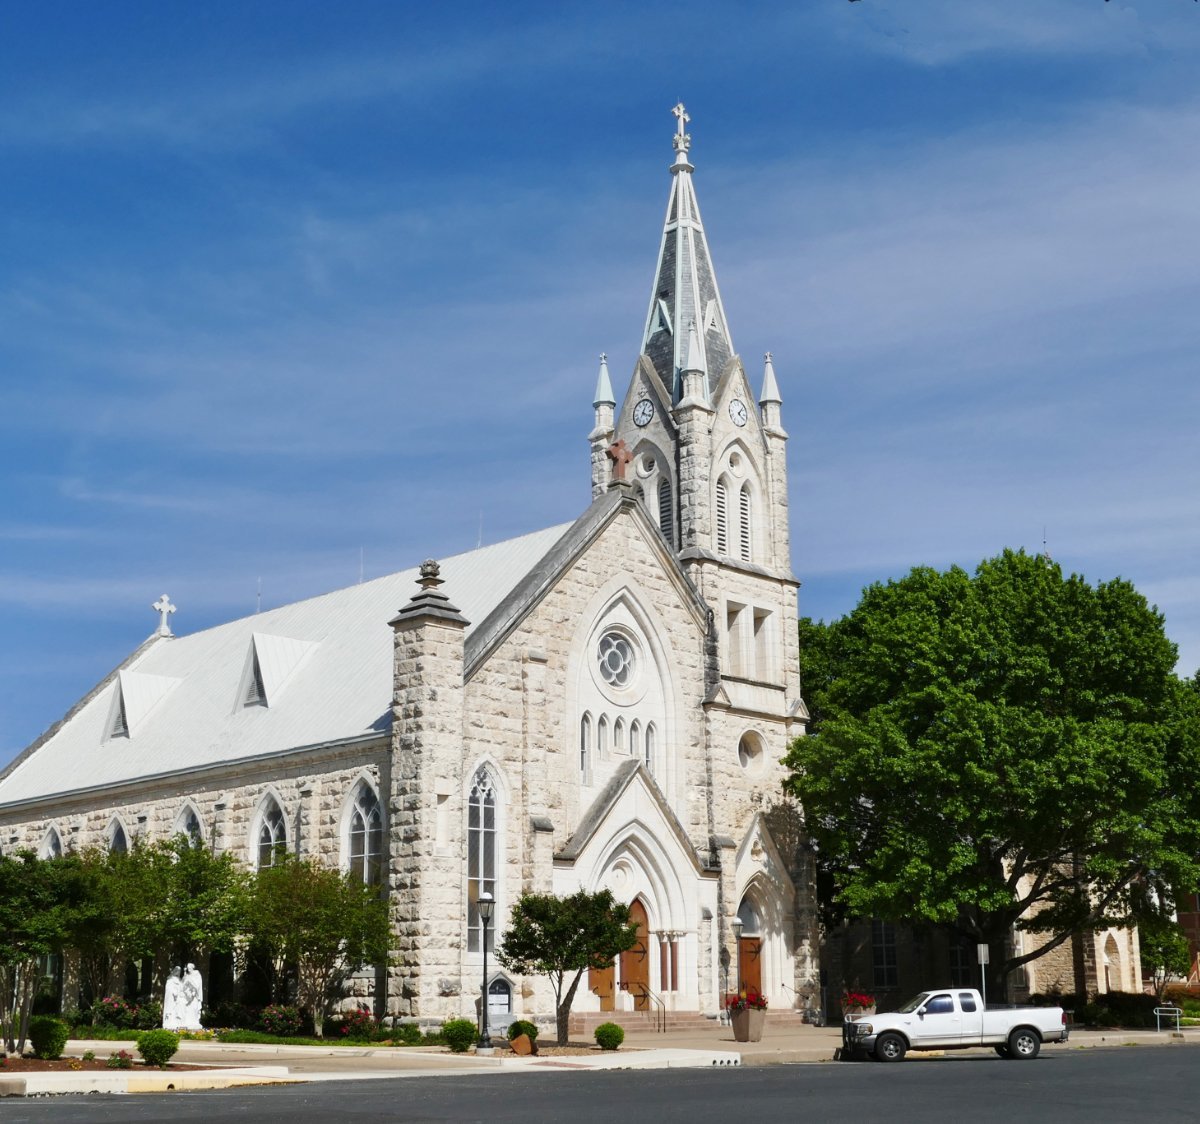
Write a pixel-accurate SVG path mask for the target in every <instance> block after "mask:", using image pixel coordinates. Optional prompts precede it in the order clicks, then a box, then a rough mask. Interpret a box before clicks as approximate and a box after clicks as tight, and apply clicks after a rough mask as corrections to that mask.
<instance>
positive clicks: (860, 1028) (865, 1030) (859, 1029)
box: [854, 1022, 874, 1038]
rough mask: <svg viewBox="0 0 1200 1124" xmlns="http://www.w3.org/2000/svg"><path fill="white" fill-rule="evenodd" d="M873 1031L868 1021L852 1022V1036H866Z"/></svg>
mask: <svg viewBox="0 0 1200 1124" xmlns="http://www.w3.org/2000/svg"><path fill="white" fill-rule="evenodd" d="M873 1033H874V1030H873V1029H872V1027H871V1024H870V1023H862V1022H859V1023H855V1024H854V1036H855V1037H856V1038H868V1037H870V1035H872V1034H873Z"/></svg>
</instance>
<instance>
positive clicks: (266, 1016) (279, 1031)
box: [258, 1003, 304, 1038]
mask: <svg viewBox="0 0 1200 1124" xmlns="http://www.w3.org/2000/svg"><path fill="white" fill-rule="evenodd" d="M303 1025H304V1017H303V1016H302V1015H301V1014H300V1011H299V1009H298V1008H296V1007H289V1006H287V1005H285V1004H283V1003H275V1004H272V1005H271V1006H270V1007H264V1008H263V1009H262V1012H261V1013H260V1014H259V1016H258V1026H259V1029H260V1030H261V1031H262V1032H263V1033H264V1034H274V1035H276V1036H277V1037H279V1038H291V1037H293V1036H294V1035H297V1034H299V1033H300V1028H301V1027H302V1026H303Z"/></svg>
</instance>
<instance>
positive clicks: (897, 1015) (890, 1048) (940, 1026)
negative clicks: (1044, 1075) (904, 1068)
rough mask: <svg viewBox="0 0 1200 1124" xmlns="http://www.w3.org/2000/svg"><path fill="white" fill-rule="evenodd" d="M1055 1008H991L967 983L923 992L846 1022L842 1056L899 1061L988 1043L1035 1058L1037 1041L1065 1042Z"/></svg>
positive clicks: (1006, 1054) (1007, 1053) (1062, 1016)
mask: <svg viewBox="0 0 1200 1124" xmlns="http://www.w3.org/2000/svg"><path fill="white" fill-rule="evenodd" d="M1069 1029H1070V1028H1069V1027H1068V1026H1067V1016H1066V1013H1065V1012H1064V1011H1063V1009H1062V1008H1061V1007H992V1008H990V1009H985V1008H984V1004H983V1000H982V999H981V998H980V996H979V992H977V991H974V990H970V989H968V988H961V987H956V988H939V989H938V990H936V991H923V992H921V994H920V995H918V996H917V997H916V998H915V999H911V1000H909V1002H907V1003H905V1004H904V1006H903V1007H901V1008H900V1009H899V1010H898V1011H888V1012H887V1013H885V1014H881V1015H864V1016H863V1017H862V1018H860V1019H858V1020H855V1021H847V1022H846V1024H845V1026H844V1027H843V1031H842V1038H843V1044H844V1046H845V1048H846V1050H847V1051H848V1056H855V1055H860V1054H866V1055H867V1056H868V1057H874V1058H876V1059H878V1060H879V1061H881V1062H898V1061H903V1059H904V1055H905V1054H907V1053H908V1051H909V1050H965V1049H967V1048H968V1047H970V1046H991V1047H993V1048H994V1049H995V1051H996V1053H997V1054H999V1055H1000V1056H1001V1057H1002V1058H1016V1059H1022V1060H1028V1059H1032V1058H1036V1057H1037V1056H1038V1053H1039V1051H1040V1050H1041V1048H1042V1043H1043V1042H1065V1041H1066V1040H1067V1034H1068V1033H1069Z"/></svg>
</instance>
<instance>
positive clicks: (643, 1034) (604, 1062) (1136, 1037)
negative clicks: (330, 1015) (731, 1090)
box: [0, 1017, 1200, 1096]
mask: <svg viewBox="0 0 1200 1124" xmlns="http://www.w3.org/2000/svg"><path fill="white" fill-rule="evenodd" d="M841 1044H842V1035H841V1028H840V1027H815V1026H805V1025H797V1024H794V1023H790V1024H787V1025H781V1026H775V1027H773V1026H772V1025H771V1020H770V1018H769V1017H768V1019H767V1023H766V1028H765V1030H764V1032H763V1037H762V1041H761V1042H735V1041H734V1038H733V1030H732V1028H731V1027H727V1026H721V1025H719V1024H718V1023H717V1022H715V1021H714V1022H713V1023H712V1025H711V1026H707V1027H700V1028H697V1029H694V1030H691V1029H689V1030H677V1031H668V1032H666V1033H663V1034H659V1033H655V1032H654V1031H651V1030H638V1031H630V1032H628V1033H627V1034H626V1036H625V1043H624V1045H623V1046H622V1047H621V1049H619V1050H615V1051H606V1052H600V1051H597V1052H596V1053H594V1054H587V1055H574V1056H569V1057H562V1058H551V1057H529V1058H521V1057H517V1056H516V1055H514V1054H512V1053H510V1052H509V1051H507V1050H504V1049H502V1048H499V1047H497V1050H496V1053H495V1054H494V1055H492V1056H491V1057H477V1056H476V1055H475V1054H473V1053H471V1054H450V1053H446V1052H444V1051H442V1050H441V1049H440V1048H438V1047H386V1046H385V1047H374V1046H362V1047H354V1046H265V1045H234V1044H225V1043H221V1042H193V1041H185V1042H183V1043H181V1044H180V1048H179V1053H178V1054H176V1056H175V1057H176V1060H177V1061H180V1062H187V1063H190V1064H194V1065H210V1066H214V1067H218V1068H216V1069H212V1070H204V1071H198V1072H197V1071H191V1072H189V1071H187V1070H174V1071H163V1070H154V1069H146V1068H144V1067H141V1066H138V1067H135V1068H134V1069H132V1070H112V1071H105V1072H103V1073H85V1072H79V1073H72V1072H65V1073H62V1072H59V1073H44V1074H22V1075H18V1074H12V1075H8V1076H5V1075H3V1073H2V1072H0V1096H23V1095H33V1094H39V1093H40V1094H46V1093H83V1092H110V1093H119V1092H120V1093H124V1092H128V1093H137V1092H163V1091H167V1090H175V1091H181V1090H184V1089H215V1088H228V1087H231V1086H234V1085H274V1084H291V1083H295V1082H307V1081H346V1080H360V1081H363V1080H377V1079H380V1078H385V1077H418V1076H422V1077H431V1076H443V1077H444V1076H449V1075H452V1074H457V1075H462V1076H469V1075H471V1074H479V1073H495V1072H496V1071H497V1070H501V1071H504V1072H514V1071H515V1072H560V1073H567V1072H572V1071H574V1072H578V1071H580V1070H587V1069H593V1070H594V1069H674V1068H681V1067H688V1068H704V1069H709V1068H714V1067H726V1066H729V1067H733V1066H738V1065H743V1066H758V1065H780V1064H796V1063H817V1062H831V1061H833V1057H834V1052H835V1051H836V1050H837V1049H838V1048H839V1047H840V1046H841ZM1197 1045H1200V1027H1186V1028H1184V1030H1183V1031H1181V1032H1180V1033H1179V1034H1178V1035H1175V1034H1173V1033H1171V1032H1168V1031H1162V1032H1155V1031H1153V1030H1129V1031H1122V1030H1074V1031H1072V1032H1071V1038H1070V1041H1069V1042H1067V1043H1066V1045H1064V1046H1059V1045H1050V1046H1047V1047H1046V1050H1047V1052H1048V1053H1051V1052H1053V1051H1058V1050H1078V1049H1091V1048H1096V1047H1106V1046H1160V1047H1161V1046H1197ZM121 1048H126V1049H127V1048H129V1044H128V1043H119V1042H99V1041H97V1042H89V1041H80V1040H72V1041H70V1042H68V1043H67V1048H66V1051H65V1053H66V1054H67V1055H68V1056H76V1057H77V1056H79V1055H80V1054H82V1053H83V1052H84V1051H85V1050H91V1051H93V1052H94V1053H95V1055H96V1056H97V1057H99V1058H104V1057H107V1056H108V1055H109V1054H110V1053H112V1052H113V1051H115V1050H117V1049H121ZM940 1056H941V1055H940V1054H937V1053H928V1054H915V1053H914V1054H910V1055H909V1060H912V1061H920V1060H925V1059H929V1058H935V1057H940Z"/></svg>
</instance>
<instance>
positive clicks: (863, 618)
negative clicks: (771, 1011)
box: [786, 551, 1200, 994]
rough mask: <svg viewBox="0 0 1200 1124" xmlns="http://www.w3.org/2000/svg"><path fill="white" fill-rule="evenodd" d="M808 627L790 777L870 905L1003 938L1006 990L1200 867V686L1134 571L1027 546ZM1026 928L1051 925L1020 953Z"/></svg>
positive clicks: (823, 844)
mask: <svg viewBox="0 0 1200 1124" xmlns="http://www.w3.org/2000/svg"><path fill="white" fill-rule="evenodd" d="M805 633H807V634H808V636H807V639H808V641H809V644H810V647H811V650H812V652H813V655H814V659H813V664H812V666H811V667H810V666H809V665H808V664H807V663H806V660H807V659H808V657H807V656H806V654H805V652H804V651H802V653H801V669H802V675H803V678H804V681H805V692H806V698H808V701H809V706H810V709H811V710H812V712H813V714H814V716H815V717H816V721H815V722H814V724H813V726H812V728H811V732H810V735H809V736H807V737H803V738H799V739H797V741H795V742H794V743H793V745H792V747H791V750H790V752H789V754H788V757H787V759H786V763H787V764H788V765H789V767H790V768H791V770H792V772H791V776H790V778H789V780H788V781H787V782H786V783H787V788H788V789H789V790H790V791H791V792H792V793H793V794H794V795H795V796H797V797H798V798H799V799H800V801H801V802H802V804H803V806H804V809H805V815H806V818H807V824H808V828H809V831H810V833H811V835H812V837H813V839H814V840H815V841H816V843H817V845H818V847H819V850H820V853H821V856H822V862H823V864H824V868H825V872H826V874H827V875H828V876H829V878H830V879H831V880H832V883H833V886H834V889H833V893H834V895H835V897H836V899H837V902H838V904H839V905H840V906H841V907H842V908H844V909H845V910H846V911H848V912H849V913H850V914H852V915H854V916H860V917H879V918H882V919H888V920H897V921H911V922H930V923H935V924H939V925H943V926H945V927H947V928H949V929H951V930H954V931H956V932H957V933H959V934H961V935H963V936H965V937H968V938H969V939H970V940H972V941H973V942H986V943H987V944H989V945H990V946H991V950H992V956H991V960H992V966H991V980H992V987H993V988H996V989H997V991H996V992H995V993H997V994H999V993H1000V990H1001V989H1003V987H1004V984H1005V981H1006V979H1007V976H1008V974H1009V973H1010V972H1011V971H1012V970H1013V969H1015V968H1018V967H1020V966H1021V965H1022V964H1025V963H1027V962H1029V961H1031V960H1033V959H1035V958H1037V957H1038V956H1041V955H1044V954H1045V953H1046V952H1048V951H1050V950H1051V949H1052V948H1055V947H1057V946H1059V945H1061V944H1062V943H1063V942H1064V941H1066V940H1068V939H1069V938H1070V936H1071V935H1072V934H1073V933H1077V932H1081V931H1085V930H1089V929H1094V928H1098V927H1102V926H1107V925H1113V924H1117V925H1120V924H1130V923H1134V922H1136V921H1137V920H1138V918H1139V915H1140V914H1141V913H1142V911H1143V909H1144V908H1145V907H1144V903H1145V902H1146V901H1148V900H1150V897H1151V895H1148V894H1147V893H1146V891H1147V890H1148V889H1152V890H1153V891H1154V895H1153V896H1155V897H1157V900H1158V901H1159V902H1162V903H1167V904H1169V902H1170V900H1171V899H1170V888H1171V887H1172V886H1174V885H1178V886H1194V885H1197V884H1198V881H1200V864H1198V863H1197V855H1198V854H1200V788H1198V787H1197V786H1196V784H1195V781H1194V778H1195V776H1196V775H1197V770H1198V767H1200V718H1198V713H1200V708H1198V707H1197V705H1196V702H1197V699H1200V695H1198V694H1197V692H1196V691H1195V690H1194V689H1193V688H1192V687H1191V686H1190V685H1185V684H1184V683H1182V682H1181V681H1180V680H1179V679H1177V678H1176V677H1175V676H1174V674H1173V667H1174V663H1175V659H1176V652H1175V648H1174V646H1173V645H1172V644H1171V643H1170V642H1169V641H1168V640H1167V638H1166V636H1165V635H1164V633H1163V620H1162V617H1161V616H1160V615H1159V613H1158V612H1157V611H1156V610H1155V609H1153V608H1151V607H1149V606H1148V605H1147V604H1146V601H1145V599H1144V598H1143V597H1142V596H1141V595H1140V594H1138V593H1137V591H1136V590H1135V589H1134V588H1133V586H1131V585H1130V584H1129V583H1128V582H1126V581H1123V580H1121V579H1116V580H1114V581H1111V582H1105V583H1100V584H1099V585H1096V586H1091V585H1089V584H1088V583H1087V582H1086V581H1085V580H1084V579H1083V578H1081V577H1079V576H1077V575H1071V576H1070V577H1065V576H1064V575H1063V573H1062V571H1061V570H1060V569H1059V567H1058V566H1057V565H1055V564H1054V563H1053V562H1051V561H1050V560H1048V559H1046V558H1044V557H1041V556H1030V555H1027V554H1025V553H1023V552H1013V551H1005V552H1004V553H1003V554H1001V555H1000V556H999V557H997V558H993V559H990V560H988V561H985V562H983V563H981V564H980V565H979V567H978V568H977V569H976V571H975V573H974V575H970V574H968V573H966V572H965V571H963V570H961V569H959V568H957V567H955V568H952V569H950V570H948V571H946V572H944V573H943V572H937V571H935V570H932V569H928V568H923V567H922V568H918V569H914V570H913V571H912V572H911V573H910V574H909V575H908V576H907V577H905V578H903V579H901V580H899V581H891V582H888V583H887V584H886V585H885V584H876V585H873V586H870V587H869V588H868V589H866V590H865V591H864V593H863V597H862V600H861V601H860V603H859V605H858V607H857V608H856V609H855V610H854V611H853V612H852V613H851V614H850V615H849V616H847V617H845V618H843V619H842V620H839V621H836V622H835V623H833V624H832V625H828V626H825V625H813V624H812V623H811V622H806V623H805V625H804V626H803V627H802V635H804V634H805ZM1139 903H1143V904H1142V905H1141V906H1139ZM1014 925H1015V926H1017V927H1018V928H1021V929H1025V930H1031V931H1037V933H1038V934H1039V938H1038V939H1037V940H1036V941H1033V942H1027V943H1033V944H1035V945H1036V947H1035V948H1032V949H1030V951H1027V952H1025V953H1023V954H1021V955H1013V956H1006V955H1005V949H1006V937H1007V935H1008V934H1009V932H1011V930H1012V928H1013V926H1014ZM1042 937H1044V938H1045V939H1042Z"/></svg>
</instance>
